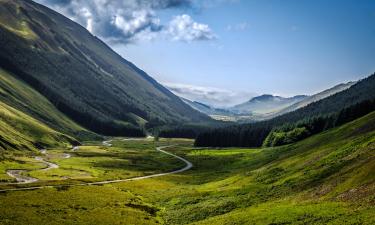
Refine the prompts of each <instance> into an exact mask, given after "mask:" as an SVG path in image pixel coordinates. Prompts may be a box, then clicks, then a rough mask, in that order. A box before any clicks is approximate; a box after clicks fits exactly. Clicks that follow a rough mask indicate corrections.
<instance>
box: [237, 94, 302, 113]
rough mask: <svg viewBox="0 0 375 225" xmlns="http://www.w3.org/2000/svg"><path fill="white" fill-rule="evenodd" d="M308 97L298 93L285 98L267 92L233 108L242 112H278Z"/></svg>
mask: <svg viewBox="0 0 375 225" xmlns="http://www.w3.org/2000/svg"><path fill="white" fill-rule="evenodd" d="M306 97H307V96H306V95H297V96H294V97H290V98H283V97H280V96H273V95H268V94H265V95H261V96H257V97H254V98H252V99H250V100H249V101H247V102H245V103H242V104H239V105H236V106H233V107H232V108H231V110H232V111H234V112H237V113H241V114H245V113H255V114H270V113H274V112H278V111H280V110H281V109H283V108H286V107H288V106H290V105H293V104H295V103H297V102H300V101H302V100H304V99H305V98H306Z"/></svg>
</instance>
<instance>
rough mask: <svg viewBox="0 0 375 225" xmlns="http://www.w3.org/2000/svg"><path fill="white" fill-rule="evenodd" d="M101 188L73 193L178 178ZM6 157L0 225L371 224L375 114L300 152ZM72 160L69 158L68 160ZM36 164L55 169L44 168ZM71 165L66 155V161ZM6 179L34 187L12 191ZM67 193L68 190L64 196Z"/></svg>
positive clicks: (147, 148)
mask: <svg viewBox="0 0 375 225" xmlns="http://www.w3.org/2000/svg"><path fill="white" fill-rule="evenodd" d="M169 145H174V146H171V147H168V148H166V149H164V150H166V151H167V152H171V153H173V154H176V155H178V156H181V157H183V158H186V159H187V160H189V161H190V162H192V164H193V167H192V168H191V169H190V170H187V171H184V172H182V173H176V174H170V175H167V176H160V177H153V178H150V179H143V180H133V181H128V182H120V183H113V184H103V185H90V186H72V187H66V186H64V185H66V184H82V183H89V182H98V181H104V180H116V179H127V178H131V177H140V176H147V175H151V174H158V173H165V172H169V171H174V170H177V169H180V168H183V167H184V166H186V164H185V162H183V161H181V160H179V159H177V158H175V157H173V156H171V155H167V154H162V153H161V152H157V151H155V148H156V147H157V146H169ZM35 154H38V153H32V152H28V153H27V154H26V153H25V152H13V153H8V154H7V155H2V161H0V180H1V184H0V190H1V189H3V190H4V189H9V188H17V187H30V186H43V185H44V186H47V185H48V186H51V185H60V186H59V187H47V188H43V189H37V190H28V191H10V192H9V191H7V192H0V224H164V223H165V224H374V223H375V219H374V215H375V175H374V171H375V113H372V114H369V115H367V116H365V117H363V118H361V119H359V120H356V121H354V122H351V123H348V124H346V125H344V126H342V127H339V128H336V129H333V130H330V131H328V132H324V133H322V134H319V135H315V136H313V137H310V138H308V139H306V140H304V141H301V142H299V143H296V144H292V145H287V146H282V147H277V148H265V149H234V148H230V149H197V148H193V147H192V141H191V140H178V139H162V140H160V141H159V142H158V143H155V142H154V141H153V140H152V139H148V140H123V139H114V140H113V141H112V142H111V145H109V144H107V145H105V146H103V145H102V143H99V142H92V143H85V145H84V146H81V147H80V148H79V149H78V150H76V151H72V150H71V149H61V148H60V149H48V151H47V155H43V153H40V155H35ZM64 154H70V155H71V157H68V158H67V157H63V156H64ZM35 156H39V157H43V158H44V159H45V160H47V161H48V162H52V163H54V164H57V165H59V167H58V168H52V169H48V170H42V169H43V168H45V167H46V165H45V164H44V163H43V162H41V161H40V160H39V161H38V160H35ZM65 156H66V155H65ZM10 169H22V170H28V171H30V172H28V174H27V176H30V177H34V178H37V179H38V181H37V182H34V183H29V184H18V185H14V184H9V183H14V182H15V180H14V178H12V177H10V176H8V175H7V174H6V171H7V170H10ZM61 185H62V186H61Z"/></svg>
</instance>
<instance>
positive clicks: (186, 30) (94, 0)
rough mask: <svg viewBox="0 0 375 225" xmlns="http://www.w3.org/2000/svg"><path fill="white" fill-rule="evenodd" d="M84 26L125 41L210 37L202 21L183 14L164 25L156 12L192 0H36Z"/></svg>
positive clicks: (208, 38)
mask: <svg viewBox="0 0 375 225" xmlns="http://www.w3.org/2000/svg"><path fill="white" fill-rule="evenodd" d="M36 1H38V2H39V3H41V4H44V5H47V6H49V7H51V8H52V9H54V10H56V11H58V12H60V13H61V14H63V15H65V16H67V17H68V18H70V19H72V20H74V21H75V22H77V23H79V24H81V25H82V26H84V27H86V29H87V30H88V31H90V32H91V33H92V34H94V35H97V36H99V37H101V38H103V39H105V40H108V41H112V42H121V43H129V42H135V41H139V40H149V39H152V38H155V37H160V38H166V39H171V40H179V41H196V40H211V39H213V38H214V37H215V35H214V34H213V32H212V31H211V29H210V28H209V26H208V25H206V24H201V23H197V22H195V21H193V19H192V18H191V17H190V16H188V15H186V14H184V15H179V16H176V17H174V18H173V19H172V21H170V22H169V23H168V22H167V23H166V25H163V24H161V22H160V19H159V17H158V15H157V12H158V11H160V10H163V9H168V8H186V7H191V5H192V4H193V3H192V0H126V1H124V0H91V1H87V0H36Z"/></svg>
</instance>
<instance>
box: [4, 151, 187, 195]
mask: <svg viewBox="0 0 375 225" xmlns="http://www.w3.org/2000/svg"><path fill="white" fill-rule="evenodd" d="M172 146H174V145H168V146H162V147H157V148H156V151H158V152H161V153H163V154H167V155H170V156H173V157H175V158H177V159H179V160H181V161H183V162H184V163H185V164H186V165H185V167H183V168H181V169H178V170H174V171H171V172H166V173H158V174H152V175H147V176H141V177H133V178H127V179H119V180H107V181H98V182H92V183H83V184H67V185H46V186H36V187H23V188H10V189H3V190H0V192H7V191H26V190H37V189H43V188H59V187H78V186H90V185H103V184H113V183H120V182H127V181H135V180H143V179H148V178H153V177H161V176H166V175H170V174H176V173H181V172H184V171H186V170H189V169H190V168H192V167H193V164H192V163H191V162H189V161H188V160H186V159H184V158H182V157H180V156H178V155H175V154H172V153H170V152H167V151H164V150H163V149H164V148H169V147H172Z"/></svg>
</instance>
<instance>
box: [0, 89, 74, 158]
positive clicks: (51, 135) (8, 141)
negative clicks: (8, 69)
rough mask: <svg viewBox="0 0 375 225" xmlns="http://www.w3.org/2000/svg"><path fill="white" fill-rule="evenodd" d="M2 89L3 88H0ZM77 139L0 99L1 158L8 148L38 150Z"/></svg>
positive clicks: (68, 143) (62, 144)
mask: <svg viewBox="0 0 375 225" xmlns="http://www.w3.org/2000/svg"><path fill="white" fill-rule="evenodd" d="M0 91H1V89H0ZM76 142H77V141H76V140H75V139H74V138H72V137H69V136H67V135H65V134H62V133H59V132H57V131H55V130H53V129H51V128H50V127H48V126H46V125H45V124H43V123H41V122H40V121H38V120H36V119H34V118H32V117H30V116H28V115H26V114H25V113H23V112H21V111H19V110H17V109H15V108H13V107H11V106H9V105H6V104H5V103H3V102H1V101H0V158H1V159H2V156H3V155H4V154H9V152H7V151H6V150H10V149H13V150H36V149H40V148H47V147H51V146H65V147H67V146H68V145H70V144H73V143H76Z"/></svg>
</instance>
